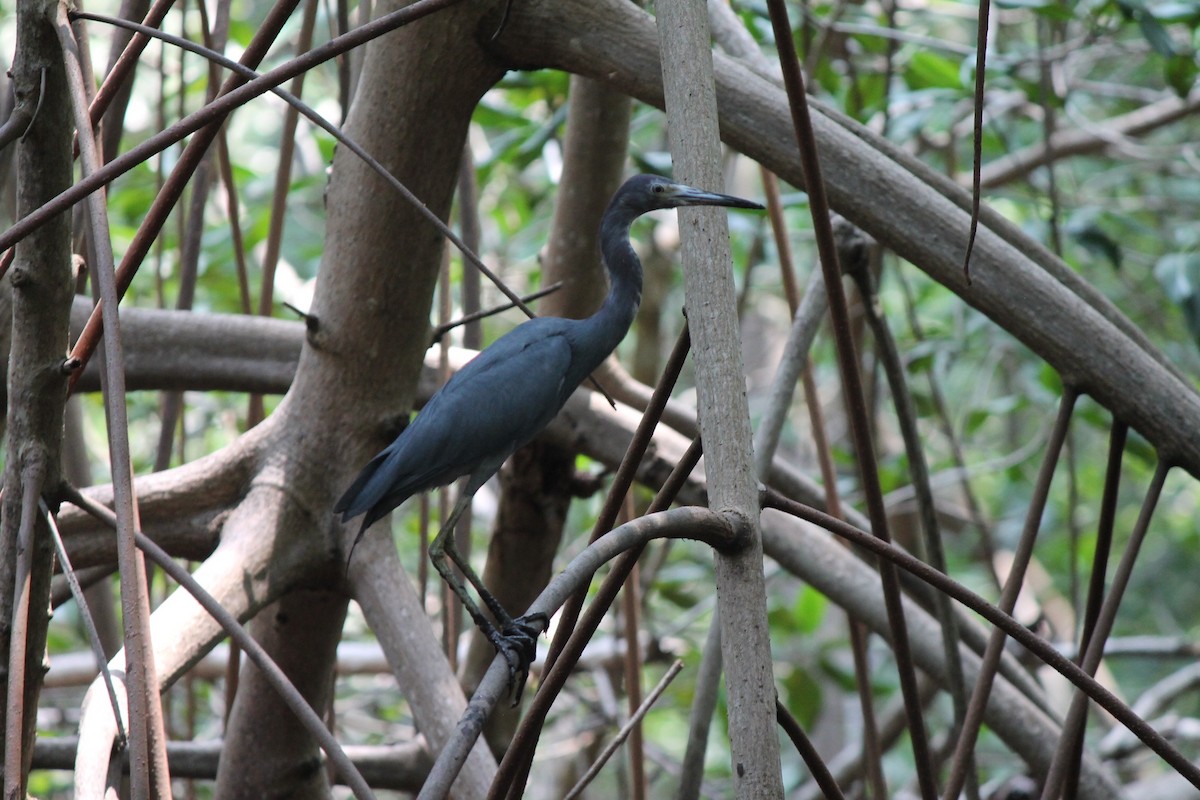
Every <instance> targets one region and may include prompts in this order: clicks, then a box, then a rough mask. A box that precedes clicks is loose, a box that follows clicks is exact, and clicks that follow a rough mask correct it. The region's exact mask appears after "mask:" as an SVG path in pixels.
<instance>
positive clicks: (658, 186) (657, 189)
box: [654, 183, 667, 194]
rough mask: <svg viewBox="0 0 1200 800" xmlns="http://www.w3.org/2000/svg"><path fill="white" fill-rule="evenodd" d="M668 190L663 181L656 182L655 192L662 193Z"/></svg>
mask: <svg viewBox="0 0 1200 800" xmlns="http://www.w3.org/2000/svg"><path fill="white" fill-rule="evenodd" d="M666 190H667V187H665V186H663V185H662V184H661V183H656V184H654V193H655V194H662V193H663V192H665V191H666Z"/></svg>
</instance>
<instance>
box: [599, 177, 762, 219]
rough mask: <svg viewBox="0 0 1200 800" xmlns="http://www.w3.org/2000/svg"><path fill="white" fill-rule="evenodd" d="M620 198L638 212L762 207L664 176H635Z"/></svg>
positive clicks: (619, 195)
mask: <svg viewBox="0 0 1200 800" xmlns="http://www.w3.org/2000/svg"><path fill="white" fill-rule="evenodd" d="M617 197H618V199H621V200H624V201H625V202H628V203H629V204H630V206H632V207H634V208H636V209H637V211H638V213H641V214H644V213H646V212H647V211H654V210H656V209H660V208H678V207H680V206H727V207H730V208H762V206H761V205H760V204H758V203H755V202H753V201H751V200H743V199H742V198H740V197H734V196H733V195H728V194H718V193H717V192H706V191H703V190H702V189H696V188H693V187H691V186H688V185H686V184H683V183H676V182H675V181H672V180H670V179H668V178H664V177H662V176H661V175H635V176H634V177H632V178H630V179H629V180H627V181H626V182H625V185H624V186H622V187H621V189H620V190H619V191H618V192H617Z"/></svg>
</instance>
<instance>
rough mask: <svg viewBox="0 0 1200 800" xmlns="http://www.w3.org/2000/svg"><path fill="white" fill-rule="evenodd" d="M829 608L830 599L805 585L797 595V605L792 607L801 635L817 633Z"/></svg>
mask: <svg viewBox="0 0 1200 800" xmlns="http://www.w3.org/2000/svg"><path fill="white" fill-rule="evenodd" d="M828 606H829V598H827V597H825V595H823V594H821V593H820V592H818V591H817V590H816V589H814V588H813V587H811V586H809V585H807V584H805V585H804V586H803V587H802V588H801V589H800V591H799V592H798V593H797V594H796V603H795V605H793V606H792V615H793V619H794V620H795V623H796V627H797V629H798V630H799V631H800V632H801V633H813V632H814V631H816V630H817V628H819V627H821V623H822V622H823V621H824V620H825V609H826V608H827V607H828Z"/></svg>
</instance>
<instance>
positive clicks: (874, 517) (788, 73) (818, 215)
mask: <svg viewBox="0 0 1200 800" xmlns="http://www.w3.org/2000/svg"><path fill="white" fill-rule="evenodd" d="M767 7H768V9H769V11H770V16H771V26H772V29H773V30H774V32H775V41H776V42H778V43H780V47H779V60H780V66H781V67H782V69H783V82H784V86H785V88H786V90H787V96H788V105H789V107H790V109H791V113H792V125H793V128H794V129H795V132H796V139H797V142H798V143H799V157H800V163H801V166H802V168H803V171H804V182H805V189H806V190H807V192H808V196H809V208H810V210H811V212H812V219H813V230H814V232H815V234H816V240H817V252H818V254H819V255H820V259H821V270H822V271H823V272H824V274H825V288H826V291H827V292H828V294H829V312H830V319H831V321H832V323H833V331H834V341H835V343H836V346H837V347H836V349H837V358H838V368H839V372H840V374H841V378H842V385H843V387H844V390H845V395H846V404H847V407H848V410H849V418H850V430H851V434H852V438H853V441H854V452H855V461H856V463H857V466H858V470H859V476H860V479H861V481H862V488H863V492H864V494H865V495H866V501H867V510H868V512H869V516H870V519H871V531H872V533H874V534H875V535H876V536H878V537H879V538H880V539H882V540H883V541H885V542H890V541H891V535H890V533H889V532H888V517H887V509H886V508H885V507H884V503H883V490H882V488H881V485H880V482H879V472H878V467H877V464H876V463H875V455H874V452H875V450H874V444H873V443H872V441H871V426H870V419H869V412H868V408H867V404H866V395H865V393H864V391H863V381H862V375H861V373H860V372H859V366H858V361H857V355H856V352H857V351H856V349H855V347H854V342H853V339H852V334H851V330H850V316H849V311H848V309H847V306H846V295H845V290H844V288H843V287H842V284H841V271H840V269H839V267H838V252H837V244H836V241H835V239H834V236H833V228H832V224H831V222H830V219H829V201H828V198H827V197H826V194H825V183H824V180H823V179H822V177H821V167H820V161H819V160H818V156H817V144H816V135H815V133H814V131H813V124H812V115H811V112H810V111H809V107H808V98H807V95H806V93H805V88H804V76H803V75H802V74H801V72H800V62H799V58H798V57H797V55H796V47H795V42H794V40H793V38H792V33H791V26H790V24H789V23H788V12H787V6H786V5H785V4H784V2H783V0H768V2H767ZM879 574H880V578H881V581H882V585H883V596H884V602H885V604H886V606H887V614H888V622H889V625H890V627H891V633H892V646H893V648H894V653H895V656H896V672H897V675H898V677H899V680H900V690H901V694H902V695H903V697H904V699H905V705H906V707H907V708H908V714H909V721H910V724H911V730H910V740H911V743H912V750H913V760H914V762H915V766H916V770H917V778H918V780H919V782H920V787H921V796H922V798H923V799H924V800H934V798H936V797H937V782H936V779H935V777H934V774H933V761H932V759H931V757H930V752H929V740H928V734H927V732H926V730H925V721H924V713H923V710H922V708H921V702H920V693H919V691H918V689H917V678H916V669H915V667H914V666H913V660H912V652H911V648H910V646H909V642H908V626H907V624H906V622H905V619H904V606H903V604H902V603H901V600H900V582H899V577H898V576H897V574H896V571H895V568H894V567H892V566H891V565H890V564H889V563H887V562H882V563H880V565H879Z"/></svg>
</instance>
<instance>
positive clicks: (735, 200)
mask: <svg viewBox="0 0 1200 800" xmlns="http://www.w3.org/2000/svg"><path fill="white" fill-rule="evenodd" d="M673 188H674V189H675V191H674V197H673V198H672V200H673V201H674V203H673V204H674V205H677V206H726V207H728V208H758V209H761V208H762V207H763V205H762V204H761V203H756V202H754V201H753V200H743V199H742V198H740V197H734V196H733V195H731V194H718V193H717V192H706V191H703V190H702V189H694V188H692V187H691V186H686V185H684V184H682V183H677V184H675V185H674V187H673Z"/></svg>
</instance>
